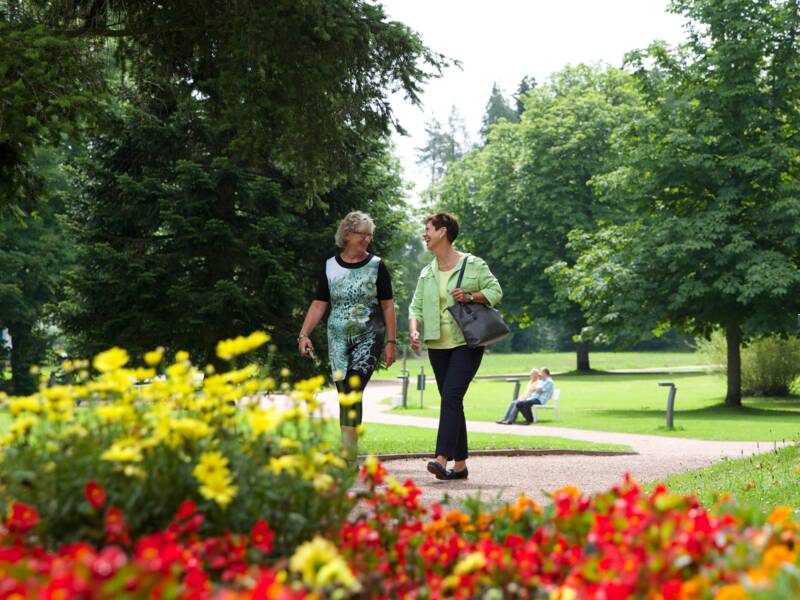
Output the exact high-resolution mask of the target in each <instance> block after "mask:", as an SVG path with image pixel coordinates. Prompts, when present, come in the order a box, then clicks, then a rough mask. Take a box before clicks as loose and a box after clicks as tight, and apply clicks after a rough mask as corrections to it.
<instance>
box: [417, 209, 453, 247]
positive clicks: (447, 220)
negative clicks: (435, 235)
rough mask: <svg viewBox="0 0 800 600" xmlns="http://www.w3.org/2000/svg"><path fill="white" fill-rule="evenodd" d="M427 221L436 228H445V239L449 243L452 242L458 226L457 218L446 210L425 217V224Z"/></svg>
mask: <svg viewBox="0 0 800 600" xmlns="http://www.w3.org/2000/svg"><path fill="white" fill-rule="evenodd" d="M428 223H431V224H433V226H434V227H435V228H436V229H441V228H442V227H444V228H446V229H447V239H448V240H450V243H451V244H452V243H453V242H455V241H456V238H457V237H458V229H459V227H458V219H456V218H455V216H453V215H451V214H450V213H446V212H438V213H436V214H433V215H430V216H428V217H426V218H425V224H426V225H427V224H428Z"/></svg>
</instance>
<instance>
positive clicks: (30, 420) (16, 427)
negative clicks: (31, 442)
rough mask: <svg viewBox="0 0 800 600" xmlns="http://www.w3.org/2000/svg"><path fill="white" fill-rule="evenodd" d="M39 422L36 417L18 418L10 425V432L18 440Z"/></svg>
mask: <svg viewBox="0 0 800 600" xmlns="http://www.w3.org/2000/svg"><path fill="white" fill-rule="evenodd" d="M38 421H39V419H37V418H36V417H30V416H25V417H19V418H18V419H15V420H14V422H13V423H12V424H11V428H10V430H9V431H10V432H11V435H12V436H14V437H15V438H20V437H22V436H24V435H25V434H27V433H28V432H29V431H30V430H31V428H32V427H33V426H34V425H36V423H37V422H38Z"/></svg>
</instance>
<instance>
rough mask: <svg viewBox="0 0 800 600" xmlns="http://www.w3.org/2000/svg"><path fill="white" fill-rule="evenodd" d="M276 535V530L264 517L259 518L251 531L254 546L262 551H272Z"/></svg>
mask: <svg viewBox="0 0 800 600" xmlns="http://www.w3.org/2000/svg"><path fill="white" fill-rule="evenodd" d="M274 537H275V532H274V531H272V530H271V529H270V528H269V526H268V525H267V522H266V521H265V520H264V519H259V520H258V521H256V524H255V525H254V526H253V530H252V531H251V532H250V539H251V543H252V544H253V547H254V548H258V549H259V550H261V551H262V552H265V553H269V552H272V540H273V538H274Z"/></svg>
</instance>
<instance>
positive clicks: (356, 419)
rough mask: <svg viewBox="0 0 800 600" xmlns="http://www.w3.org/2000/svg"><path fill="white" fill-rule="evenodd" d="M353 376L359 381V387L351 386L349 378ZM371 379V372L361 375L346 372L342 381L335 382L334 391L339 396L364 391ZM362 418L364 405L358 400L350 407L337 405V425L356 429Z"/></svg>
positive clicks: (355, 372) (358, 372) (354, 372)
mask: <svg viewBox="0 0 800 600" xmlns="http://www.w3.org/2000/svg"><path fill="white" fill-rule="evenodd" d="M353 375H355V376H357V377H358V379H359V385H357V386H351V385H350V378H351V377H352V376H353ZM371 378H372V371H370V372H369V373H361V372H360V371H347V373H346V374H345V376H344V379H341V380H339V381H336V382H335V383H336V391H337V392H339V393H340V394H349V393H350V392H355V391H362V392H363V391H364V388H365V387H367V384H368V383H369V380H370V379H371ZM363 416H364V403H363V402H362V401H361V400H359V401H358V402H356V403H355V404H351V405H350V406H344V405H343V404H342V403H341V402H340V403H339V425H341V426H343V427H357V426H359V425H361V419H362V418H363Z"/></svg>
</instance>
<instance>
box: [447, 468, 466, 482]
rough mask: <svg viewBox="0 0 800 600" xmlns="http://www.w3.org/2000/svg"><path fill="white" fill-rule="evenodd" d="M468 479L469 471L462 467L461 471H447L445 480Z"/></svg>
mask: <svg viewBox="0 0 800 600" xmlns="http://www.w3.org/2000/svg"><path fill="white" fill-rule="evenodd" d="M468 477H469V471H468V470H467V467H464V468H463V469H462V470H461V471H454V470H453V469H450V470H449V471H447V475H446V476H445V479H448V480H451V479H467V478H468Z"/></svg>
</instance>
